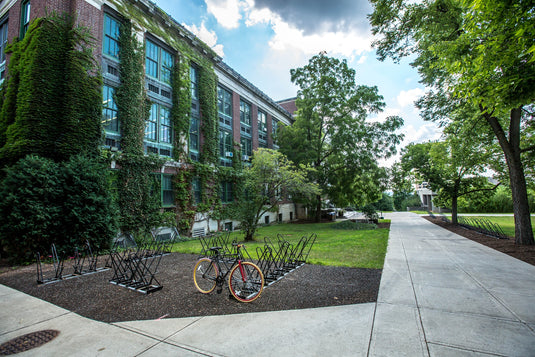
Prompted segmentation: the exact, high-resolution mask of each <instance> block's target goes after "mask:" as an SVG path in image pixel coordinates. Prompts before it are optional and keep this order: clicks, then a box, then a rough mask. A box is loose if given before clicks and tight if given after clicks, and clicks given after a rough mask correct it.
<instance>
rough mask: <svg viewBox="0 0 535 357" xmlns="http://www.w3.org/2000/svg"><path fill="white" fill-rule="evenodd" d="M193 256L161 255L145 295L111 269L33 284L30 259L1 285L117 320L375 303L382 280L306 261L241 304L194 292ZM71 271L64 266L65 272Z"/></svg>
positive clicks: (4, 275)
mask: <svg viewBox="0 0 535 357" xmlns="http://www.w3.org/2000/svg"><path fill="white" fill-rule="evenodd" d="M103 259H105V258H103ZM196 259H197V256H196V255H191V254H180V253H173V254H170V255H167V256H164V257H162V260H161V264H160V266H159V269H158V272H157V274H156V278H157V279H158V281H159V282H160V284H161V285H163V289H162V290H159V291H156V292H153V293H151V294H147V295H145V294H142V293H139V292H136V291H132V290H130V289H127V288H124V287H120V286H117V285H113V284H110V283H109V280H110V279H111V278H112V276H113V272H112V271H111V270H108V271H104V272H100V273H95V274H91V275H84V276H81V277H77V278H73V279H68V280H62V281H58V282H55V283H51V284H46V285H38V284H37V283H36V276H37V275H36V266H35V264H33V265H29V266H25V267H18V268H16V269H15V268H7V267H3V268H2V269H1V270H0V284H4V285H6V286H9V287H12V288H14V289H17V290H20V291H22V292H24V293H27V294H29V295H32V296H35V297H38V298H40V299H43V300H46V301H48V302H51V303H53V304H55V305H58V306H60V307H63V308H65V309H67V310H70V311H73V312H75V313H77V314H80V315H82V316H85V317H89V318H91V319H95V320H100V321H104V322H117V321H132V320H150V319H158V318H160V317H167V318H173V317H188V316H208V315H226V314H237V313H248V312H259V311H277V310H292V309H304V308H314V307H325V306H334V305H347V304H357V303H365V302H375V301H376V300H377V293H378V291H379V283H380V281H381V270H378V269H355V268H343V267H328V266H319V265H310V264H306V265H304V266H302V267H300V268H298V269H297V270H295V271H293V272H291V273H289V274H288V275H286V277H284V278H283V279H281V280H279V281H278V282H276V283H275V284H272V285H270V286H268V287H267V288H265V290H264V291H263V292H262V295H261V296H260V297H259V298H258V299H257V300H255V301H253V302H251V303H240V302H238V301H236V300H235V299H234V298H233V297H231V296H230V293H229V291H228V288H227V287H226V286H225V287H224V289H223V292H222V293H221V294H217V293H216V292H215V291H214V292H213V293H211V294H207V295H204V294H201V293H199V292H198V291H197V290H196V289H195V286H194V283H193V275H192V274H193V266H194V265H195V262H196ZM100 265H101V264H100V263H99V266H100ZM45 269H51V267H45ZM71 271H72V270H70V269H68V268H67V267H66V268H65V273H70V272H71ZM52 275H53V274H52ZM45 276H46V272H45ZM48 276H50V272H49V275H48Z"/></svg>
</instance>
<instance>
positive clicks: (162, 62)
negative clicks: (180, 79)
mask: <svg viewBox="0 0 535 357" xmlns="http://www.w3.org/2000/svg"><path fill="white" fill-rule="evenodd" d="M172 68H173V55H171V53H169V52H168V51H166V50H164V49H163V48H161V47H160V46H158V45H156V44H155V43H154V42H152V41H149V40H146V41H145V74H146V75H148V76H150V77H153V78H156V79H157V80H159V81H161V82H163V83H166V84H171V69H172Z"/></svg>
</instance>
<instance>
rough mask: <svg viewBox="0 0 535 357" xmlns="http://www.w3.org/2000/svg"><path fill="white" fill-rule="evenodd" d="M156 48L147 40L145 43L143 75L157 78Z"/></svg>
mask: <svg viewBox="0 0 535 357" xmlns="http://www.w3.org/2000/svg"><path fill="white" fill-rule="evenodd" d="M158 52H159V51H158V46H156V45H155V44H154V43H152V42H151V41H149V40H147V41H146V43H145V74H147V75H148V76H151V77H154V78H158Z"/></svg>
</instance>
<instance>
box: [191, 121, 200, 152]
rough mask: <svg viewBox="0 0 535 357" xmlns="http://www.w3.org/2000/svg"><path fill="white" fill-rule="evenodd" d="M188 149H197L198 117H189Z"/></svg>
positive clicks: (196, 150)
mask: <svg viewBox="0 0 535 357" xmlns="http://www.w3.org/2000/svg"><path fill="white" fill-rule="evenodd" d="M189 150H190V151H194V152H198V151H199V119H197V118H195V117H191V119H190V125H189Z"/></svg>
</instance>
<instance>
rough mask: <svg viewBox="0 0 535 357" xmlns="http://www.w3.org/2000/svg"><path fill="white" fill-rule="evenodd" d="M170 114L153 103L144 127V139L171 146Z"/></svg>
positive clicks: (162, 107) (166, 109)
mask: <svg viewBox="0 0 535 357" xmlns="http://www.w3.org/2000/svg"><path fill="white" fill-rule="evenodd" d="M170 114H171V111H170V109H169V108H167V107H164V106H163V105H160V104H157V103H153V104H152V105H151V107H150V115H149V119H148V120H147V125H146V127H145V139H147V140H150V141H154V142H159V143H165V144H171V142H172V137H173V130H172V127H171V118H170Z"/></svg>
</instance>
